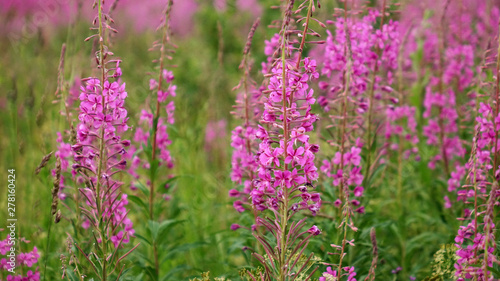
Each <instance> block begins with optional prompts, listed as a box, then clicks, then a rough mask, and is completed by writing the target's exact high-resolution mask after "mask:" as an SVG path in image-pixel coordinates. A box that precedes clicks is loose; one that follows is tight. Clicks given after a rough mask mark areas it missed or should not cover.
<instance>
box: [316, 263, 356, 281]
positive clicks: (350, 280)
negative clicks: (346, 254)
mask: <svg viewBox="0 0 500 281" xmlns="http://www.w3.org/2000/svg"><path fill="white" fill-rule="evenodd" d="M342 270H343V271H345V272H344V273H342V274H341V276H337V270H333V269H332V268H331V267H330V266H329V267H328V268H327V269H326V271H325V272H323V275H322V276H321V277H320V278H319V281H329V280H340V279H341V278H342V277H343V276H347V281H356V278H354V276H356V272H355V271H354V267H353V266H351V267H349V266H346V267H344V268H342Z"/></svg>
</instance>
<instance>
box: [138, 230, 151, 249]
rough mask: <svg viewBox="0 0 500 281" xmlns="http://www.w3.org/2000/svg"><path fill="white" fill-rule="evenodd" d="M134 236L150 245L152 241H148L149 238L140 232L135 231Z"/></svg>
mask: <svg viewBox="0 0 500 281" xmlns="http://www.w3.org/2000/svg"><path fill="white" fill-rule="evenodd" d="M134 236H135V237H137V238H138V239H139V240H141V241H143V242H145V243H147V244H149V245H150V246H151V245H153V243H152V242H151V241H149V239H147V238H146V237H144V236H142V235H140V234H137V233H135V234H134Z"/></svg>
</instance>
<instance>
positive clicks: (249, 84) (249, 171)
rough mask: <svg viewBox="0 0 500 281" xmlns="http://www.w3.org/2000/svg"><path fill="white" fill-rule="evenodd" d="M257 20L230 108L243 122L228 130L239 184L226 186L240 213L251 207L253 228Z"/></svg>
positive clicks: (233, 173) (235, 179)
mask: <svg viewBox="0 0 500 281" xmlns="http://www.w3.org/2000/svg"><path fill="white" fill-rule="evenodd" d="M259 23H260V19H257V20H256V21H255V22H254V24H253V25H252V28H251V29H250V32H249V34H248V38H247V42H246V44H245V49H244V50H243V60H242V61H241V64H240V67H239V68H240V69H242V70H243V72H244V73H243V76H242V78H241V80H240V82H239V83H238V85H237V86H236V87H234V89H233V90H240V91H241V93H240V94H239V95H238V97H237V99H236V105H235V106H234V108H235V109H236V110H235V111H234V112H232V113H233V114H234V115H235V116H237V117H238V118H240V119H242V120H243V124H242V125H240V126H237V127H236V128H234V130H233V131H232V132H231V146H232V147H233V149H234V150H233V155H232V159H231V164H232V165H231V166H232V171H231V180H232V181H233V182H234V183H235V184H237V185H239V186H242V188H241V190H238V189H231V190H229V196H230V197H234V198H235V199H237V200H235V201H234V203H233V207H234V208H235V209H236V211H238V212H240V213H242V212H244V211H245V210H248V209H251V210H252V212H253V216H254V222H253V224H252V226H251V229H252V230H254V231H256V226H257V225H256V224H255V219H257V217H258V216H257V210H256V209H252V206H251V203H250V202H249V197H250V193H251V192H252V190H253V189H254V186H253V185H254V184H255V180H256V179H257V173H256V171H257V169H258V167H259V163H258V158H257V156H256V155H257V150H258V148H259V146H258V142H257V141H258V139H257V136H256V134H257V132H258V130H259V128H258V127H257V122H256V120H257V119H258V118H259V117H260V115H261V112H262V109H261V106H260V103H259V98H260V96H261V92H260V91H258V90H257V86H256V82H255V81H254V80H252V77H251V75H250V71H251V56H250V48H251V45H252V39H253V35H254V34H255V31H256V29H257V27H258V25H259ZM241 227H244V228H248V226H242V225H239V224H233V225H231V229H232V230H237V229H239V228H241Z"/></svg>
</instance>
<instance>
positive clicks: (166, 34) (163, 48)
mask: <svg viewBox="0 0 500 281" xmlns="http://www.w3.org/2000/svg"><path fill="white" fill-rule="evenodd" d="M171 10H172V0H169V1H168V4H167V8H166V10H165V18H164V23H163V25H162V30H163V32H162V33H163V37H162V40H161V43H160V45H159V47H160V58H159V64H160V71H159V72H158V80H157V81H156V91H157V93H158V98H157V100H156V112H155V115H154V119H153V137H152V138H151V142H152V147H153V149H152V153H151V163H152V164H153V165H154V167H152V169H151V179H150V180H151V186H150V193H149V216H150V218H151V220H153V219H154V210H153V206H154V204H153V203H154V198H155V172H156V165H157V164H156V162H155V160H156V150H157V146H158V143H157V133H158V120H159V118H160V107H161V103H162V102H163V101H164V98H165V94H166V93H164V92H163V83H167V84H168V83H170V82H171V81H172V79H173V75H172V74H171V73H170V74H169V75H168V74H167V75H165V73H164V72H167V70H166V69H165V64H164V63H165V59H166V52H167V47H168V44H170V30H169V26H170V25H169V23H168V21H169V17H170V11H171ZM163 76H167V77H166V78H164V77H163ZM173 87H175V86H173ZM173 87H169V90H171V89H173ZM173 90H175V89H173ZM174 95H175V94H174Z"/></svg>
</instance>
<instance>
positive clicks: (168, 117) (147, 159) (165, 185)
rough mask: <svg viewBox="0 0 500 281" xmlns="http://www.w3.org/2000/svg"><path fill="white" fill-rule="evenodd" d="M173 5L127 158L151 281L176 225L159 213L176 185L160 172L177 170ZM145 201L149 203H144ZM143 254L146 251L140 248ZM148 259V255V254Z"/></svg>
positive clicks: (165, 16)
mask: <svg viewBox="0 0 500 281" xmlns="http://www.w3.org/2000/svg"><path fill="white" fill-rule="evenodd" d="M172 4H173V1H172V0H169V1H168V2H167V6H166V8H165V10H164V12H163V18H162V20H161V24H160V25H159V26H158V28H157V30H159V31H160V32H161V35H162V38H161V40H158V41H156V42H154V43H153V46H152V47H151V48H150V51H158V52H159V58H158V59H156V60H154V61H153V62H155V63H157V64H158V72H157V73H156V74H153V75H154V78H151V79H150V81H149V89H150V90H151V91H152V95H151V96H150V97H151V98H152V99H151V101H150V102H151V110H145V109H143V110H142V111H141V115H140V120H139V125H140V126H138V127H137V128H136V130H135V133H134V139H133V141H134V142H133V144H132V145H131V147H130V149H129V151H128V152H127V155H126V157H128V159H129V160H131V166H130V168H129V170H128V171H129V173H130V174H131V175H132V176H133V183H132V185H131V188H132V189H133V190H140V191H141V193H140V194H142V195H143V196H144V197H146V198H143V197H141V196H140V195H139V196H135V195H131V196H130V200H133V202H134V203H136V204H137V205H139V206H140V207H142V211H143V213H144V214H145V217H146V220H147V219H149V221H148V227H147V232H146V233H140V235H139V233H138V235H137V237H138V238H139V239H140V240H141V241H143V242H145V244H146V245H149V246H150V247H148V248H147V250H149V249H151V250H152V253H151V256H152V258H151V259H145V260H142V261H145V264H144V263H143V265H142V266H143V268H145V269H144V271H145V272H146V273H147V274H148V275H149V276H150V278H151V280H158V279H159V278H160V267H161V263H162V261H161V260H163V259H162V258H161V255H160V254H161V253H160V249H164V248H165V245H163V244H164V243H166V240H167V238H168V235H167V233H166V231H167V230H168V228H169V227H171V226H172V225H173V223H174V221H172V220H165V221H161V220H162V216H159V215H158V213H159V211H158V210H160V209H161V210H163V209H162V208H161V206H162V205H164V204H163V203H164V202H165V201H168V200H170V195H169V194H168V193H167V192H168V191H171V190H169V189H171V184H172V181H173V180H174V179H175V178H174V177H173V176H172V175H167V176H166V177H163V176H160V175H162V174H161V173H159V171H162V169H168V170H171V169H172V168H173V165H174V164H173V159H172V156H171V155H170V151H169V149H168V146H169V145H170V144H171V143H172V141H171V140H170V137H169V135H168V132H167V129H168V128H169V126H171V125H173V124H174V121H175V120H174V110H175V104H174V101H173V100H171V99H172V98H173V97H175V96H176V88H177V86H176V85H174V84H173V83H172V81H173V80H174V74H173V73H172V71H170V70H168V69H167V66H168V65H167V62H168V60H171V59H172V56H171V54H172V53H173V52H174V49H173V48H175V47H176V46H175V45H174V44H173V43H172V42H171V40H170V36H171V35H170V23H169V21H170V12H171V10H172ZM140 168H143V169H146V170H147V174H146V175H147V176H146V177H145V178H146V182H145V183H143V181H142V179H143V177H141V174H140V173H139V171H140ZM159 193H162V196H161V200H158V198H157V197H158V196H157V195H156V194H159ZM143 199H145V200H143ZM161 213H163V212H161ZM139 251H142V248H139ZM145 256H147V254H145Z"/></svg>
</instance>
